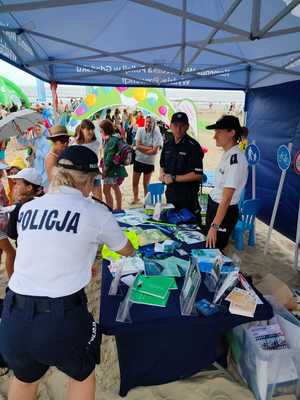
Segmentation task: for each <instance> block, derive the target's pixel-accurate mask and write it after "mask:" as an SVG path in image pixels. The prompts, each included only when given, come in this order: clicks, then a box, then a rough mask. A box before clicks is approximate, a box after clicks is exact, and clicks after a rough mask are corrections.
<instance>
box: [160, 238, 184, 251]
mask: <svg viewBox="0 0 300 400" xmlns="http://www.w3.org/2000/svg"><path fill="white" fill-rule="evenodd" d="M180 247H181V243H179V242H176V241H175V240H171V239H168V240H165V241H164V242H163V243H155V246H154V251H155V252H157V253H174V251H175V250H177V249H179V248H180Z"/></svg>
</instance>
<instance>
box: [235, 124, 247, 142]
mask: <svg viewBox="0 0 300 400" xmlns="http://www.w3.org/2000/svg"><path fill="white" fill-rule="evenodd" d="M248 134H249V129H248V128H246V127H245V126H241V127H240V129H235V135H234V137H233V139H234V140H235V141H236V143H240V142H241V141H242V140H243V139H247V137H248Z"/></svg>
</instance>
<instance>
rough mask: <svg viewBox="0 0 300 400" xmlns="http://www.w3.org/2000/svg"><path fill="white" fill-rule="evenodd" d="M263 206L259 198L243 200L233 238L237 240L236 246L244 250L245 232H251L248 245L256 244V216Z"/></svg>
mask: <svg viewBox="0 0 300 400" xmlns="http://www.w3.org/2000/svg"><path fill="white" fill-rule="evenodd" d="M260 206H261V201H260V200H259V199H253V200H245V201H244V202H243V205H242V208H241V211H240V217H239V220H238V222H237V224H236V225H235V227H234V231H233V239H234V240H235V248H236V249H237V250H244V232H246V231H248V232H249V237H248V245H249V246H255V218H256V215H257V214H258V212H259V210H260Z"/></svg>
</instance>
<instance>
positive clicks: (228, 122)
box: [206, 115, 243, 133]
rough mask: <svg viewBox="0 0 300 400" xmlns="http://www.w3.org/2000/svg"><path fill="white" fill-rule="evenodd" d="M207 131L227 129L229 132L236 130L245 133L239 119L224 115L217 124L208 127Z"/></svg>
mask: <svg viewBox="0 0 300 400" xmlns="http://www.w3.org/2000/svg"><path fill="white" fill-rule="evenodd" d="M206 129H226V130H229V131H231V130H233V129H234V130H235V131H236V132H237V133H241V132H242V131H243V128H242V127H241V125H240V121H239V119H238V118H237V117H235V116H234V115H223V116H222V117H221V118H220V119H218V121H217V122H215V123H214V124H212V125H208V126H207V127H206Z"/></svg>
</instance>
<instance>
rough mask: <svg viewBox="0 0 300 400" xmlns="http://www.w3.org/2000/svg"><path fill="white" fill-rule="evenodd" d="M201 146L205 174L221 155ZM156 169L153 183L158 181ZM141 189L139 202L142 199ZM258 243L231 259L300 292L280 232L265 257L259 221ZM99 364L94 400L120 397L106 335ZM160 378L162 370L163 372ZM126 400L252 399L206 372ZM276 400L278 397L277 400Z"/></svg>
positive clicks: (57, 385) (47, 397)
mask: <svg viewBox="0 0 300 400" xmlns="http://www.w3.org/2000/svg"><path fill="white" fill-rule="evenodd" d="M219 116H220V114H219V113H216V112H203V113H201V114H200V117H201V118H203V120H204V121H208V122H213V121H215V120H216V119H217V118H218V117H219ZM198 140H199V141H200V143H201V144H202V145H204V146H206V147H208V153H207V155H206V157H205V161H204V166H205V169H214V168H215V167H216V166H217V164H218V161H219V158H220V156H221V151H219V150H218V149H216V147H215V144H214V140H213V134H211V133H207V132H200V133H199V135H198ZM15 154H16V147H15V145H14V143H12V145H10V147H9V149H8V160H11V159H12V158H14V156H15ZM128 172H129V177H128V178H127V180H126V181H125V183H124V184H123V186H122V190H123V193H124V207H125V208H126V207H128V205H129V202H130V200H131V196H132V190H131V179H130V178H131V167H130V168H129V171H128ZM157 175H158V168H156V173H155V174H154V176H153V179H152V181H156V180H157ZM142 197H143V196H142V190H141V198H142ZM256 232H257V244H256V246H255V247H248V246H247V244H246V246H245V250H244V251H243V252H237V251H236V250H235V248H234V245H233V243H230V245H229V246H228V249H227V252H228V254H229V255H232V254H234V253H237V254H238V255H239V257H240V258H241V260H242V270H243V271H245V272H247V273H249V274H259V275H261V276H264V275H266V274H267V273H269V272H272V273H273V274H275V275H276V276H277V277H278V278H280V279H282V280H283V281H284V282H286V283H287V284H289V285H290V286H291V287H295V286H298V287H300V274H299V273H296V272H294V271H293V269H292V265H293V254H294V247H293V243H292V242H291V241H289V240H288V239H287V238H285V237H283V236H282V235H280V234H279V233H277V232H275V231H274V233H273V235H272V239H271V243H270V250H269V253H268V255H267V256H266V257H264V255H263V249H264V244H265V241H266V237H267V226H266V225H265V224H263V223H262V222H260V221H258V222H257V225H256ZM5 285H6V277H5V273H4V270H3V266H2V269H1V271H0V295H2V294H3V291H4V288H5ZM100 286H101V278H100V274H99V275H98V276H97V277H96V278H94V279H93V280H92V282H91V283H90V285H89V286H88V288H87V294H88V298H89V306H90V309H91V311H92V312H93V314H94V315H95V317H97V316H98V314H99V301H100V298H99V297H100V296H99V295H100ZM101 352H102V354H101V358H102V362H101V365H100V366H98V367H97V368H96V376H97V392H96V399H97V400H114V399H118V398H120V397H119V396H118V388H119V368H118V359H117V353H116V346H115V340H114V338H113V337H107V336H104V337H103V340H102V350H101ZM162 373H163V371H162ZM7 385H8V378H7V377H3V378H0V400H1V399H6V398H7ZM66 385H67V379H66V377H65V376H64V375H63V374H62V373H60V372H58V371H57V370H56V369H51V370H50V371H49V372H48V373H47V375H46V376H45V377H44V378H43V380H42V384H41V385H40V393H39V399H40V400H63V399H64V398H65V392H66ZM127 398H128V400H140V399H143V400H159V399H164V400H166V399H168V400H182V399H185V400H241V399H243V400H248V399H249V400H250V399H254V396H253V395H252V393H251V392H250V390H249V389H248V388H247V387H246V386H244V385H241V384H239V383H238V382H237V381H236V380H234V379H233V378H232V379H230V378H228V377H227V376H225V375H224V374H221V373H218V374H214V373H210V374H208V375H207V376H205V377H201V376H194V377H191V378H189V379H186V380H183V381H177V382H173V383H170V384H166V385H161V386H155V387H147V388H137V389H134V390H131V391H130V392H129V394H128V396H127ZM278 399H279V398H278ZM280 399H281V400H292V399H295V397H294V396H282V397H280Z"/></svg>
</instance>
